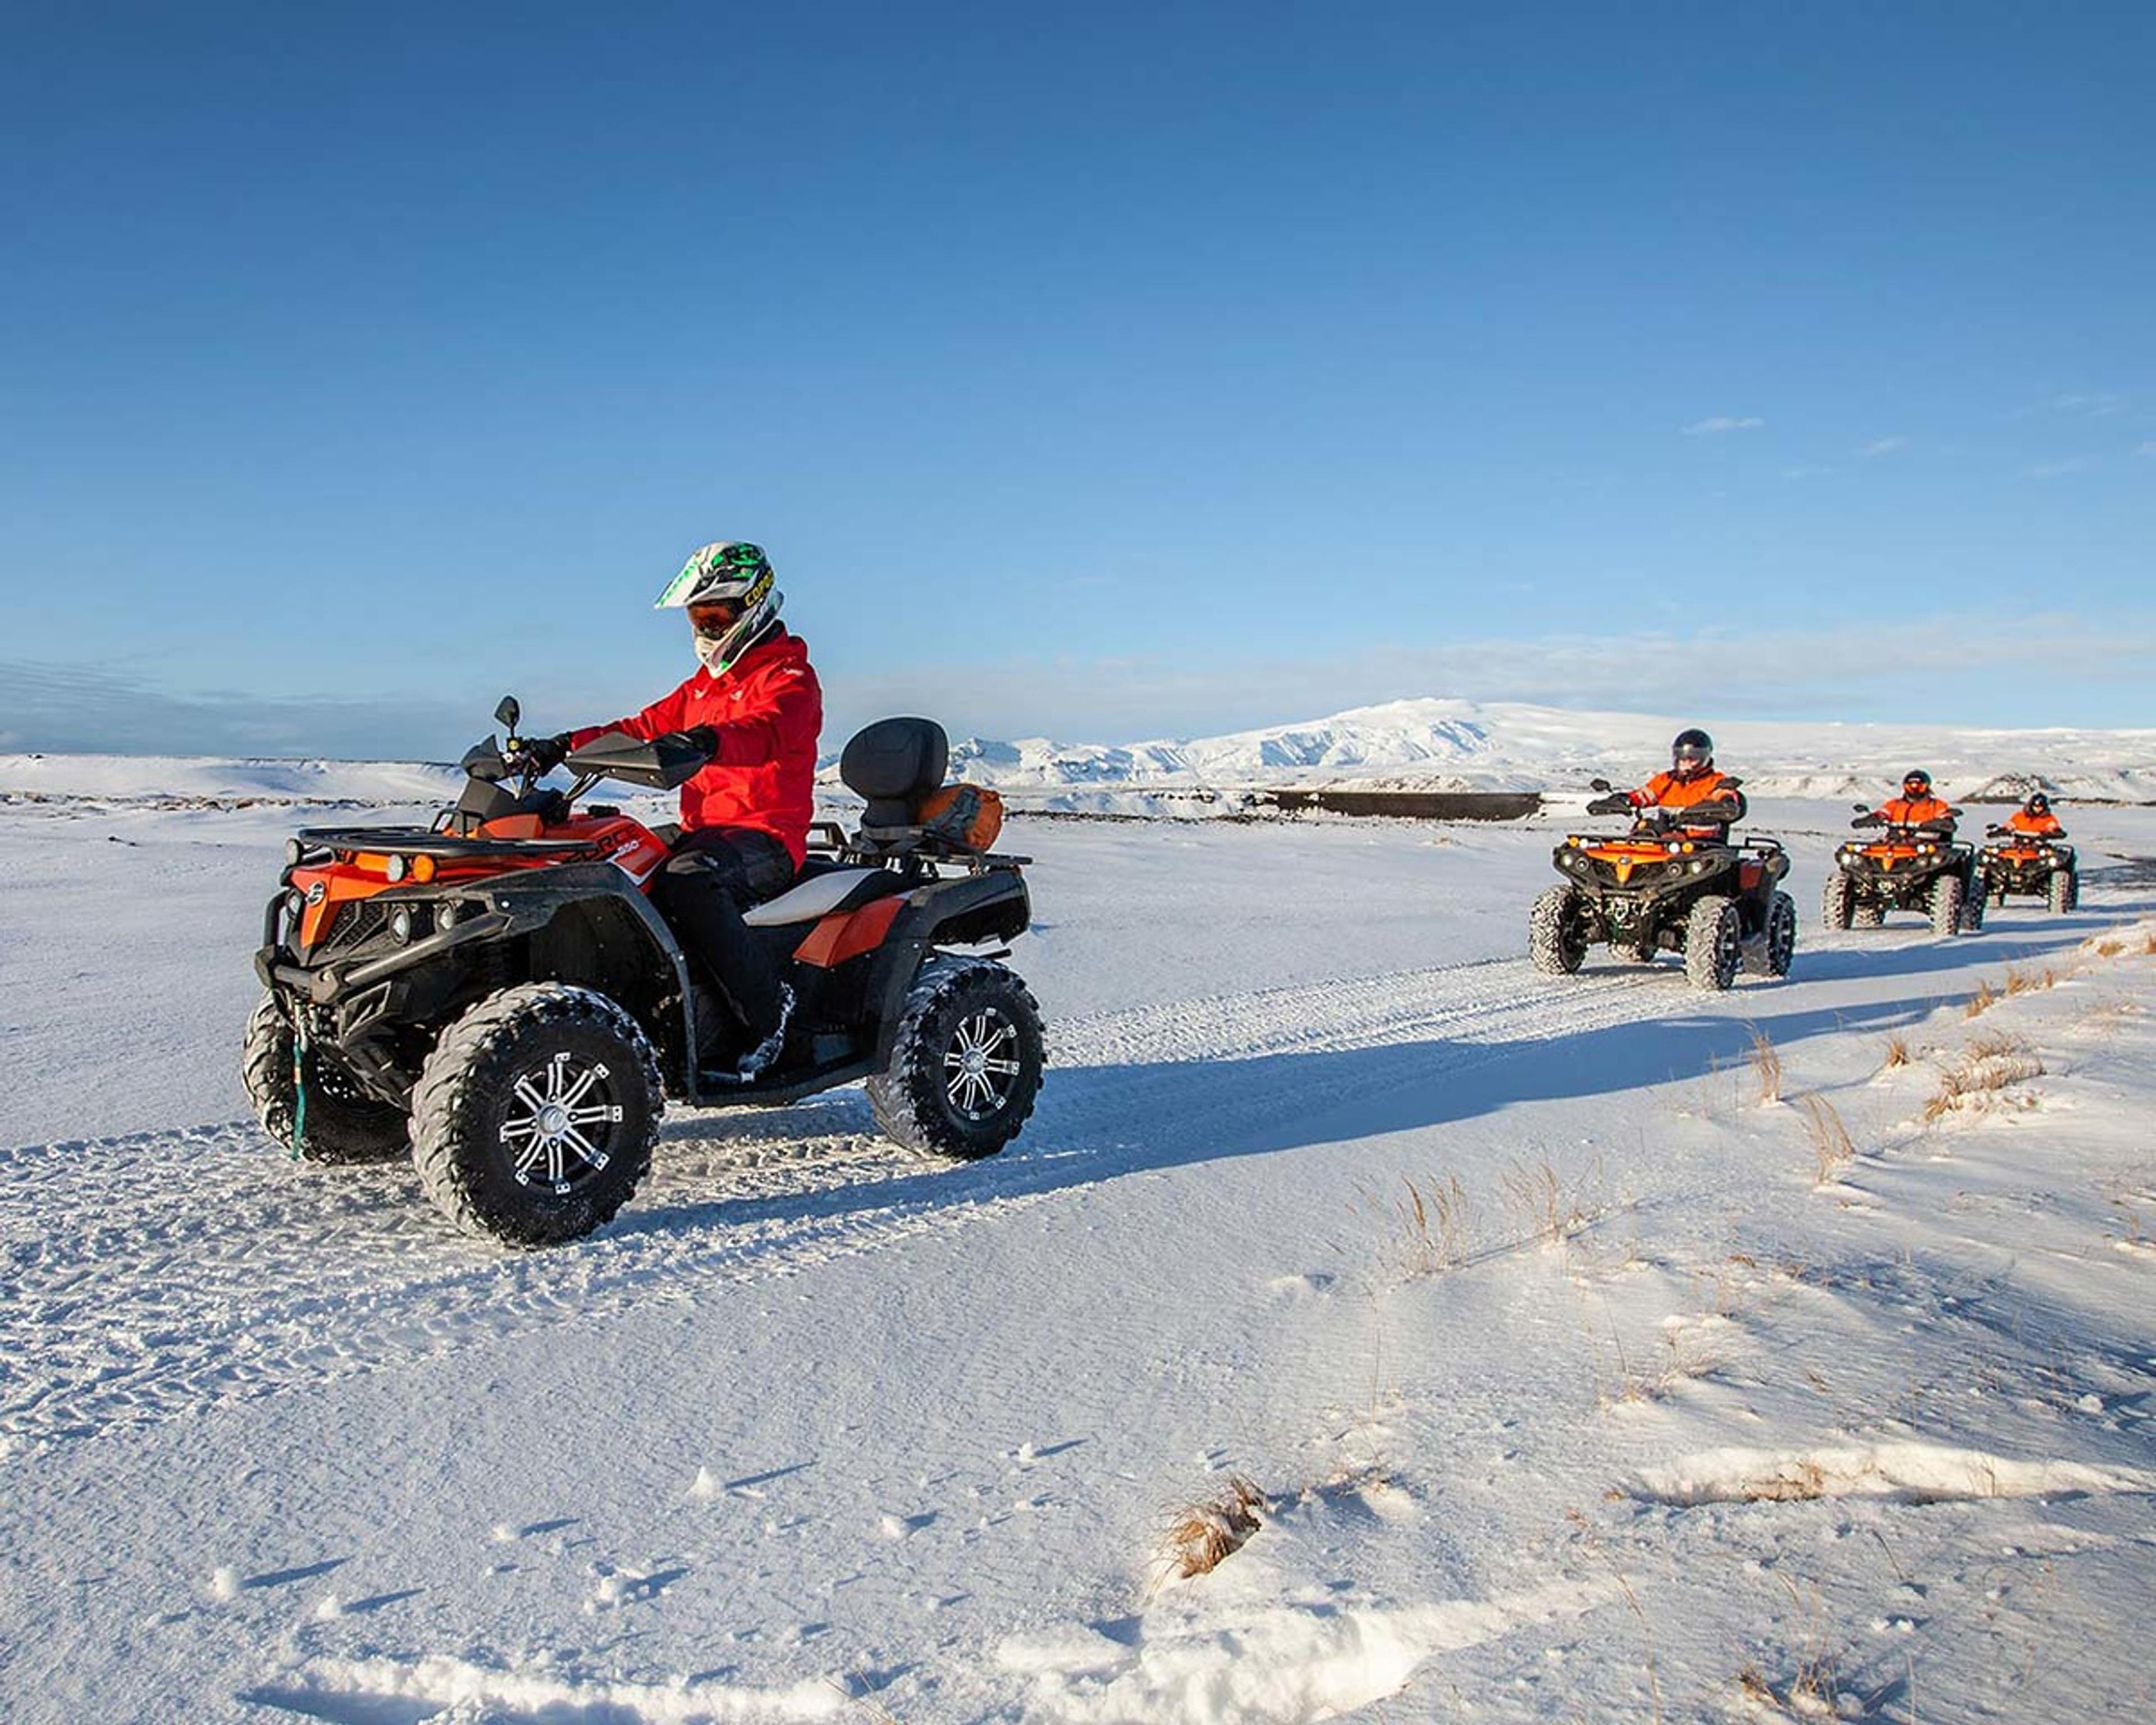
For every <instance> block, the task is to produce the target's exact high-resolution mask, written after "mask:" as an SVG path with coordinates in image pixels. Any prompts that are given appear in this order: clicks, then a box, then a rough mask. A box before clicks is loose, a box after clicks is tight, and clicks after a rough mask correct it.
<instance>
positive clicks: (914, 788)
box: [839, 719, 951, 827]
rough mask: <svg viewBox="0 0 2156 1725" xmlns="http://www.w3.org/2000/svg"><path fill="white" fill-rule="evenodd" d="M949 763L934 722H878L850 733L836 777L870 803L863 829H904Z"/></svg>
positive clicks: (944, 739)
mask: <svg viewBox="0 0 2156 1725" xmlns="http://www.w3.org/2000/svg"><path fill="white" fill-rule="evenodd" d="M950 764H951V739H950V738H949V737H947V736H945V735H944V734H943V727H942V726H941V725H939V724H937V722H936V721H935V720H933V719H878V720H877V721H875V724H873V725H870V726H868V727H867V729H865V730H863V731H857V732H855V733H854V739H853V741H852V742H849V743H848V744H847V745H846V747H845V752H844V753H843V754H841V755H840V756H839V778H842V779H844V781H845V783H846V788H847V789H849V790H850V791H853V792H855V793H857V794H858V795H860V796H861V797H864V798H866V799H867V801H868V805H869V806H868V807H867V808H866V809H864V810H863V811H862V814H861V824H862V825H863V826H865V827H905V826H911V825H912V824H914V810H915V809H916V807H917V806H918V805H919V803H920V802H921V798H923V797H926V796H927V794H928V793H930V792H931V791H932V790H935V789H936V788H937V787H939V786H940V785H942V783H943V774H944V771H945V769H946V768H948V767H949V766H950Z"/></svg>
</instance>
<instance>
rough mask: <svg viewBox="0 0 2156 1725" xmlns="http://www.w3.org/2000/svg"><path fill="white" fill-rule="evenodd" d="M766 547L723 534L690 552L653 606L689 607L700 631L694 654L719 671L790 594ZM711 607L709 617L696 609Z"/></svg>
mask: <svg viewBox="0 0 2156 1725" xmlns="http://www.w3.org/2000/svg"><path fill="white" fill-rule="evenodd" d="M776 579H777V578H776V577H775V576H774V575H773V573H772V568H771V559H770V558H768V557H766V556H765V555H764V554H763V547H762V546H760V545H752V544H750V543H749V542H747V540H745V539H719V540H715V541H713V542H711V544H709V545H706V546H703V547H700V548H699V549H697V550H696V551H694V552H690V555H689V561H688V562H685V563H684V564H682V566H681V572H680V574H679V575H676V576H675V578H673V579H672V580H671V581H670V582H668V583H666V590H665V592H664V593H660V595H659V598H658V601H657V603H655V604H654V606H653V607H652V608H653V609H654V610H656V611H672V610H685V611H687V612H688V613H689V614H690V622H691V623H692V624H694V625H695V628H696V657H697V658H698V659H700V660H702V661H703V665H704V669H705V670H708V671H709V672H711V675H713V676H716V675H719V673H720V672H721V671H723V670H726V667H727V666H728V665H731V664H732V663H733V662H734V661H735V660H737V659H738V658H740V657H741V655H742V653H743V651H745V650H746V649H747V647H748V646H749V644H751V643H752V642H753V641H754V640H755V639H756V638H757V636H758V635H760V634H762V633H763V632H764V630H765V629H768V628H769V627H770V626H771V624H773V622H774V621H776V620H777V619H778V608H779V606H780V605H781V604H783V603H784V602H785V598H786V595H785V594H784V593H781V592H779V590H778V587H777V585H776V584H775V583H776ZM706 607H710V608H711V616H710V617H709V619H706V618H705V617H701V616H699V615H698V613H699V612H700V611H702V610H704V608H706Z"/></svg>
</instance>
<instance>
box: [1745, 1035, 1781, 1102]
mask: <svg viewBox="0 0 2156 1725" xmlns="http://www.w3.org/2000/svg"><path fill="white" fill-rule="evenodd" d="M1751 1031H1752V1076H1753V1078H1755V1079H1756V1080H1757V1081H1758V1096H1759V1101H1760V1104H1761V1106H1765V1105H1766V1104H1767V1103H1768V1102H1779V1101H1781V1100H1782V1056H1781V1055H1780V1054H1779V1052H1777V1051H1776V1050H1775V1047H1774V1040H1773V1039H1772V1038H1770V1037H1769V1036H1768V1034H1767V1033H1766V1032H1765V1031H1764V1030H1763V1029H1760V1028H1759V1027H1758V1025H1757V1024H1753V1025H1752V1026H1751Z"/></svg>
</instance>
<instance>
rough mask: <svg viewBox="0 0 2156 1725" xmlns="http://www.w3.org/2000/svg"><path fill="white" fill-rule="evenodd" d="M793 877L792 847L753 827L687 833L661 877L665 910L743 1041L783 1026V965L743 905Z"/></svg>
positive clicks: (748, 1043) (752, 1042) (751, 1042)
mask: <svg viewBox="0 0 2156 1725" xmlns="http://www.w3.org/2000/svg"><path fill="white" fill-rule="evenodd" d="M792 883H793V857H792V856H790V855H788V853H787V850H786V847H785V846H784V845H782V844H780V843H779V842H778V839H774V838H773V837H772V836H771V834H768V833H759V832H757V831H755V830H753V829H750V828H747V827H699V828H698V829H696V831H695V832H693V833H684V834H682V835H681V836H680V838H679V839H676V840H675V844H674V855H672V856H671V857H670V858H669V859H668V860H667V864H666V866H665V869H664V870H662V871H661V872H660V876H659V891H658V894H657V898H658V903H659V910H660V914H661V915H662V916H665V918H666V921H667V922H668V924H669V925H670V927H672V928H673V930H674V932H675V935H677V936H678V937H680V942H681V949H682V951H683V952H685V953H687V954H688V957H689V963H690V969H691V971H692V973H693V972H695V971H697V970H701V972H702V973H703V974H704V979H705V980H706V982H709V983H711V984H712V985H713V986H715V987H716V988H717V989H718V992H719V997H720V999H722V1000H724V1001H725V1002H726V1004H727V1006H729V1007H730V1008H731V1009H732V1011H733V1015H734V1018H735V1019H736V1020H737V1026H736V1028H737V1029H738V1030H739V1032H740V1034H741V1037H742V1046H743V1047H744V1048H753V1047H755V1046H756V1045H757V1043H759V1042H761V1041H762V1040H763V1039H764V1038H765V1037H767V1036H768V1035H769V1034H771V1033H772V1032H773V1030H775V1029H778V1014H779V1006H778V966H777V965H776V964H775V963H773V962H772V960H771V957H770V956H769V955H768V954H767V952H765V951H764V948H763V946H762V943H761V942H759V941H758V940H757V937H756V935H755V933H754V932H752V930H751V929H750V927H749V926H748V924H747V923H746V922H742V911H745V910H747V908H748V907H749V906H752V905H757V904H762V902H763V901H765V900H766V899H768V898H776V897H777V896H778V895H779V894H780V893H782V892H783V891H785V890H786V889H787V887H788V886H790V885H791V884H792ZM703 1028H704V1029H705V1030H706V1032H708V1031H709V1030H710V1029H711V1028H712V1027H711V1026H708V1025H707V1026H705V1027H703Z"/></svg>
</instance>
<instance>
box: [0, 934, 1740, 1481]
mask: <svg viewBox="0 0 2156 1725" xmlns="http://www.w3.org/2000/svg"><path fill="white" fill-rule="evenodd" d="M1697 1004H1698V997H1697V996H1693V995H1691V994H1690V993H1688V992H1686V991H1685V990H1684V989H1683V987H1682V984H1681V982H1680V981H1679V980H1678V979H1677V978H1676V977H1675V976H1674V975H1673V974H1672V973H1671V972H1670V971H1669V970H1668V969H1667V968H1657V969H1656V970H1654V971H1640V970H1635V969H1632V968H1630V967H1627V968H1625V969H1624V970H1622V971H1619V972H1614V973H1613V972H1608V971H1604V972H1602V973H1590V974H1588V975H1585V976H1583V977H1580V978H1575V979H1573V981H1572V982H1571V983H1567V984H1556V983H1552V982H1550V981H1548V979H1546V978H1540V977H1538V976H1537V975H1536V974H1535V973H1533V972H1532V970H1531V969H1530V968H1528V966H1527V964H1526V963H1525V962H1524V961H1522V960H1517V959H1507V960H1491V961H1486V962H1483V963H1475V964H1466V965H1459V966H1448V967H1443V968H1435V969H1425V970H1416V971H1410V972H1404V973H1395V974H1393V975H1389V976H1380V977H1374V978H1357V979H1349V980H1341V981H1329V982H1326V983H1317V984H1312V985H1306V986H1302V987H1297V988H1281V989H1270V990H1265V991H1262V992H1259V993H1250V994H1244V995H1224V994H1223V995H1209V996H1204V997H1200V998H1198V999H1190V1000H1185V1001H1180V1002H1176V1003H1173V1004H1167V1005H1161V1006H1152V1007H1145V1008H1139V1009H1132V1010H1131V1011H1127V1012H1119V1013H1109V1014H1095V1015H1091V1016H1089V1017H1086V1018H1081V1019H1075V1020H1071V1021H1069V1022H1067V1023H1065V1024H1061V1025H1060V1026H1053V1027H1051V1039H1052V1041H1051V1055H1052V1058H1053V1060H1055V1065H1054V1067H1052V1069H1051V1071H1050V1081H1049V1083H1048V1085H1047V1086H1045V1088H1044V1091H1043V1094H1042V1100H1041V1103H1040V1106H1039V1111H1038V1112H1037V1114H1036V1116H1035V1118H1034V1121H1033V1122H1032V1123H1031V1124H1030V1125H1029V1127H1028V1130H1027V1132H1026V1134H1025V1136H1024V1137H1022V1138H1020V1139H1019V1142H1018V1143H1017V1144H1016V1145H1015V1146H1014V1147H1013V1148H1012V1149H1011V1150H1009V1151H1007V1152H1006V1153H1004V1155H1003V1156H1002V1157H1000V1158H995V1159H993V1160H991V1161H988V1162H986V1163H978V1164H972V1165H967V1166H962V1167H956V1168H952V1167H946V1166H944V1165H942V1164H931V1163H923V1162H921V1160H919V1159H918V1158H915V1157H912V1156H911V1155H909V1154H908V1153H906V1152H904V1151H901V1150H899V1149H898V1148H897V1147H895V1146H892V1145H891V1144H889V1143H888V1142H885V1141H884V1140H882V1139H881V1138H880V1137H877V1136H876V1134H875V1130H874V1124H873V1122H872V1121H871V1120H870V1118H869V1116H868V1111H867V1107H866V1104H865V1100H864V1099H863V1098H861V1097H860V1095H859V1094H858V1093H857V1092H841V1093H839V1094H838V1095H835V1096H827V1097H824V1098H819V1099H818V1100H817V1101H814V1103H810V1104H804V1105H800V1106H796V1107H793V1108H791V1109H787V1110H780V1111H772V1112H768V1113H762V1112H755V1113H751V1112H738V1113H731V1114H726V1115H716V1116H713V1115H698V1114H695V1113H691V1112H688V1111H676V1112H675V1113H674V1114H672V1115H670V1117H669V1121H668V1124H667V1127H666V1128H665V1132H664V1135H663V1136H662V1138H661V1142H660V1146H659V1149H658V1153H657V1155H656V1157H655V1158H654V1174H653V1177H652V1178H651V1179H650V1180H649V1182H648V1183H647V1184H646V1185H645V1187H644V1189H643V1191H642V1192H641V1193H639V1196H638V1198H637V1199H636V1200H635V1202H634V1204H633V1205H632V1206H631V1207H630V1209H629V1210H628V1211H627V1212H625V1213H624V1215H623V1217H622V1218H621V1219H619V1221H618V1222H617V1223H616V1224H614V1226H613V1228H611V1229H609V1230H607V1231H606V1232H604V1233H603V1234H602V1235H599V1236H598V1237H597V1238H595V1239H593V1240H586V1241H583V1242H581V1243H579V1244H578V1245H574V1246H572V1247H567V1248H563V1249H560V1250H554V1251H550V1252H545V1253H537V1254H531V1253H515V1254H508V1253H503V1252H500V1251H498V1250H495V1248H493V1247H492V1246H490V1245H488V1244H486V1243H485V1242H480V1241H475V1240H467V1239H465V1238H463V1237H461V1236H459V1235H454V1234H452V1233H450V1232H449V1230H448V1229H447V1228H446V1225H445V1224H443V1223H442V1222H441V1220H440V1219H439V1218H438V1217H437V1216H436V1215H435V1214H434V1211H433V1210H432V1209H431V1208H430V1207H429V1205H428V1204H426V1202H425V1200H424V1199H423V1197H422V1195H421V1194H420V1193H419V1190H418V1181H417V1178H416V1177H415V1176H414V1175H413V1173H412V1171H411V1168H410V1167H409V1165H408V1164H407V1163H397V1164H391V1165H388V1166H387V1167H381V1168H357V1169H354V1168H341V1169H325V1168H314V1167H312V1166H310V1165H305V1164H300V1163H293V1162H291V1161H290V1159H289V1158H285V1156H283V1155H282V1154H281V1153H279V1152H278V1151H276V1150H275V1148H274V1147H271V1146H270V1145H269V1143H268V1142H267V1141H266V1140H264V1137H262V1135H261V1134H260V1133H259V1132H258V1131H256V1130H255V1129H254V1127H253V1126H252V1125H251V1124H243V1123H233V1124H227V1125H222V1126H213V1127H198V1128H192V1129H187V1130H183V1131H176V1132H152V1133H140V1134H134V1135H131V1136H128V1137H118V1138H110V1139H103V1140H95V1141H72V1142H60V1143H54V1144H45V1145H33V1146H28V1147H22V1148H19V1149H15V1150H11V1151H0V1292H4V1295H5V1297H4V1298H0V1444H7V1445H11V1446H19V1445H23V1444H26V1443H28V1444H36V1443H39V1442H43V1441H49V1440H65V1439H69V1438H74V1437H80V1436H88V1435H95V1434H97V1433H100V1432H102V1431H105V1430H114V1429H118V1428H124V1427H128V1426H133V1425H143V1424H147V1423H154V1422H157V1421H161V1420H167V1419H170V1418H172V1417H176V1416H178V1415H181V1414H185V1413H187V1412H190V1411H194V1410H198V1409H202V1408H203V1407H205V1406H207V1405H209V1404H216V1403H221V1402H224V1401H228V1400H233V1399H244V1398H249V1397H253V1396H257V1395H263V1394H275V1393H277V1392H278V1391H280V1390H281V1389H287V1388H290V1387H293V1386H297V1385H305V1384H312V1383H318V1382H322V1381H326V1380H328V1379H331V1378H337V1377H341V1376H344V1375H346V1374H347V1373H353V1372H360V1371H367V1370H372V1369H377V1368H381V1367H382V1366H385V1365H391V1364H394V1363H398V1362H401V1361H408V1360H411V1359H414V1358H424V1357H427V1356H429V1355H434V1354H440V1353H452V1352H455V1351H458V1350H459V1349H463V1348H472V1347H477V1346H483V1345H485V1343H487V1342H489V1341H490V1340H493V1339H497V1338H500V1337H505V1336H508V1335H512V1334H516V1333H521V1332H525V1331H527V1330H530V1329H531V1328H534V1327H539V1326H543V1325H547V1324H552V1323H557V1322H567V1321H571V1320H573V1319H576V1318H578V1317H586V1316H591V1315H604V1314H606V1313H608V1312H613V1311H617V1310H621V1309H624V1308H625V1307H629V1306H630V1305H634V1306H639V1307H642V1306H648V1305H649V1304H650V1303H652V1301H654V1300H665V1299H675V1300H685V1299H688V1298H690V1297H693V1296H696V1294H698V1293H699V1292H701V1291H703V1290H705V1289H707V1288H708V1287H710V1286H712V1285H714V1284H722V1283H726V1282H731V1281H744V1280H752V1279H758V1278H762V1277H764V1276H773V1275H780V1274H785V1273H789V1272H791V1271H797V1270H798V1269H800V1268H803V1267H804V1266H808V1265H811V1264H814V1263H817V1262H820V1261H824V1260H829V1259H830V1258H832V1257H834V1256H839V1255H851V1254H855V1253H859V1252H862V1251H868V1250H877V1249H880V1248H883V1247H885V1246H888V1245H894V1244H896V1243H898V1242H900V1241H902V1240H907V1239H910V1238H912V1237H914V1236H916V1235H921V1234H923V1233H928V1232H943V1231H948V1230H955V1229H959V1228H963V1227H968V1226H971V1225H973V1224H975V1223H977V1222H979V1221H981V1220H983V1219H988V1218H991V1217H993V1216H995V1215H998V1214H1005V1213H1008V1212H1009V1211H1010V1210H1012V1209H1015V1208H1017V1207H1020V1206H1024V1205H1028V1204H1035V1203H1039V1202H1042V1201H1045V1200H1048V1199H1052V1198H1053V1197H1055V1195H1057V1194H1061V1193H1065V1192H1069V1191H1071V1190H1074V1189H1082V1188H1084V1187H1086V1186H1088V1185H1091V1184H1094V1183H1098V1182H1099V1181H1101V1180H1103V1179H1109V1178H1116V1176H1118V1175H1122V1174H1126V1173H1131V1172H1133V1171H1136V1170H1141V1169H1144V1168H1152V1167H1163V1166H1169V1165H1173V1164H1176V1163H1186V1162H1189V1161H1192V1160H1196V1159H1200V1158H1204V1157H1206V1156H1209V1155H1214V1154H1222V1153H1230V1152H1233V1151H1234V1150H1235V1149H1236V1148H1238V1147H1240V1146H1241V1145H1243V1144H1245V1143H1247V1142H1249V1141H1250V1139H1251V1138H1252V1137H1253V1136H1254V1135H1255V1134H1256V1133H1260V1132H1267V1133H1269V1132H1274V1131H1276V1130H1278V1129H1279V1128H1281V1127H1282V1126H1283V1125H1285V1124H1287V1123H1290V1122H1294V1121H1296V1120H1297V1119H1305V1118H1308V1117H1311V1116H1312V1115H1314V1114H1317V1113H1320V1112H1322V1111H1327V1110H1329V1109H1332V1108H1333V1107H1336V1106H1341V1105H1342V1104H1346V1103H1348V1102H1351V1101H1367V1100H1368V1099H1369V1098H1371V1097H1373V1096H1383V1095H1384V1094H1386V1093H1387V1092H1389V1091H1395V1090H1398V1089H1400V1088H1402V1087H1404V1086H1425V1085H1429V1084H1430V1083H1431V1082H1432V1081H1435V1080H1439V1079H1442V1078H1445V1077H1449V1076H1458V1075H1459V1074H1460V1073H1461V1072H1463V1071H1465V1070H1469V1069H1471V1068H1474V1067H1478V1066H1484V1065H1490V1064H1491V1063H1492V1062H1496V1061H1501V1060H1507V1059H1514V1058H1519V1057H1521V1056H1522V1055H1526V1054H1527V1053H1528V1052H1530V1051H1531V1050H1532V1047H1533V1046H1534V1045H1541V1044H1546V1043H1548V1042H1549V1041H1552V1040H1556V1039H1559V1038H1563V1037H1565V1036H1568V1035H1574V1034H1579V1033H1581V1032H1583V1031H1586V1030H1591V1029H1598V1028H1601V1027H1604V1026H1606V1025H1610V1024H1620V1023H1623V1022H1626V1021H1630V1020H1635V1019H1645V1018H1650V1017H1653V1016H1655V1015H1656V1014H1661V1013H1665V1012H1666V1011H1668V1010H1670V1009H1671V1007H1672V1006H1673V1005H1693V1006H1696V1005H1697ZM1327 1054H1358V1055H1367V1057H1358V1058H1354V1059H1347V1060H1332V1061H1327V1060H1313V1059H1309V1058H1302V1057H1306V1056H1317V1055H1327Z"/></svg>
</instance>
